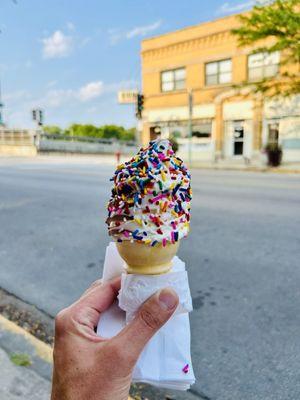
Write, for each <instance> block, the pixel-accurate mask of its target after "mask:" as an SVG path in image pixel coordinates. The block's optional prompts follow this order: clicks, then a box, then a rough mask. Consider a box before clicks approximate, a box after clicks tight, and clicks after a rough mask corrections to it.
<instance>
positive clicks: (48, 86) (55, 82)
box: [46, 80, 57, 88]
mask: <svg viewBox="0 0 300 400" xmlns="http://www.w3.org/2000/svg"><path fill="white" fill-rule="evenodd" d="M56 84H57V81H56V80H53V81H49V82H48V83H47V85H46V87H47V88H51V87H53V86H56Z"/></svg>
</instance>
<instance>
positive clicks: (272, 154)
mask: <svg viewBox="0 0 300 400" xmlns="http://www.w3.org/2000/svg"><path fill="white" fill-rule="evenodd" d="M265 151H266V153H267V156H268V165H269V166H270V167H278V166H279V165H280V164H281V159H282V148H281V147H280V146H279V145H278V144H277V143H269V144H267V146H266V147H265Z"/></svg>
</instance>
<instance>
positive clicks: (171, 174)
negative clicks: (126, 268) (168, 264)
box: [106, 140, 192, 246]
mask: <svg viewBox="0 0 300 400" xmlns="http://www.w3.org/2000/svg"><path fill="white" fill-rule="evenodd" d="M111 181H113V182H114V187H113V189H112V194H111V198H110V201H109V203H108V207H107V208H108V218H107V221H106V222H107V224H108V230H109V234H110V235H111V236H113V237H114V239H115V240H117V241H118V242H122V241H124V240H130V241H135V242H138V243H145V244H149V245H151V246H155V245H156V244H158V243H161V244H162V245H163V246H166V244H167V243H168V242H171V243H175V242H177V241H178V240H180V239H182V238H183V237H186V236H187V234H188V232H189V221H190V202H191V198H192V191H191V185H190V181H191V177H190V174H189V171H188V169H187V168H186V166H185V165H184V163H183V161H182V160H181V159H180V158H178V157H176V156H175V154H174V152H173V150H172V146H171V143H170V142H169V141H168V140H156V141H152V142H150V143H149V146H148V147H147V148H142V149H140V151H139V152H138V154H137V155H136V156H135V157H133V158H132V159H131V160H130V161H128V162H126V163H125V164H121V165H119V166H118V167H117V170H116V171H115V174H114V176H113V178H112V179H111Z"/></svg>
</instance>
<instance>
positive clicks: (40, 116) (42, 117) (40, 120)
mask: <svg viewBox="0 0 300 400" xmlns="http://www.w3.org/2000/svg"><path fill="white" fill-rule="evenodd" d="M38 112H39V125H43V119H44V115H43V111H42V110H38Z"/></svg>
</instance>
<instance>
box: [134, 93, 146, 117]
mask: <svg viewBox="0 0 300 400" xmlns="http://www.w3.org/2000/svg"><path fill="white" fill-rule="evenodd" d="M143 109H144V95H143V94H140V93H139V94H138V95H137V98H136V112H135V115H136V117H137V118H139V119H141V118H142V111H143Z"/></svg>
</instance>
